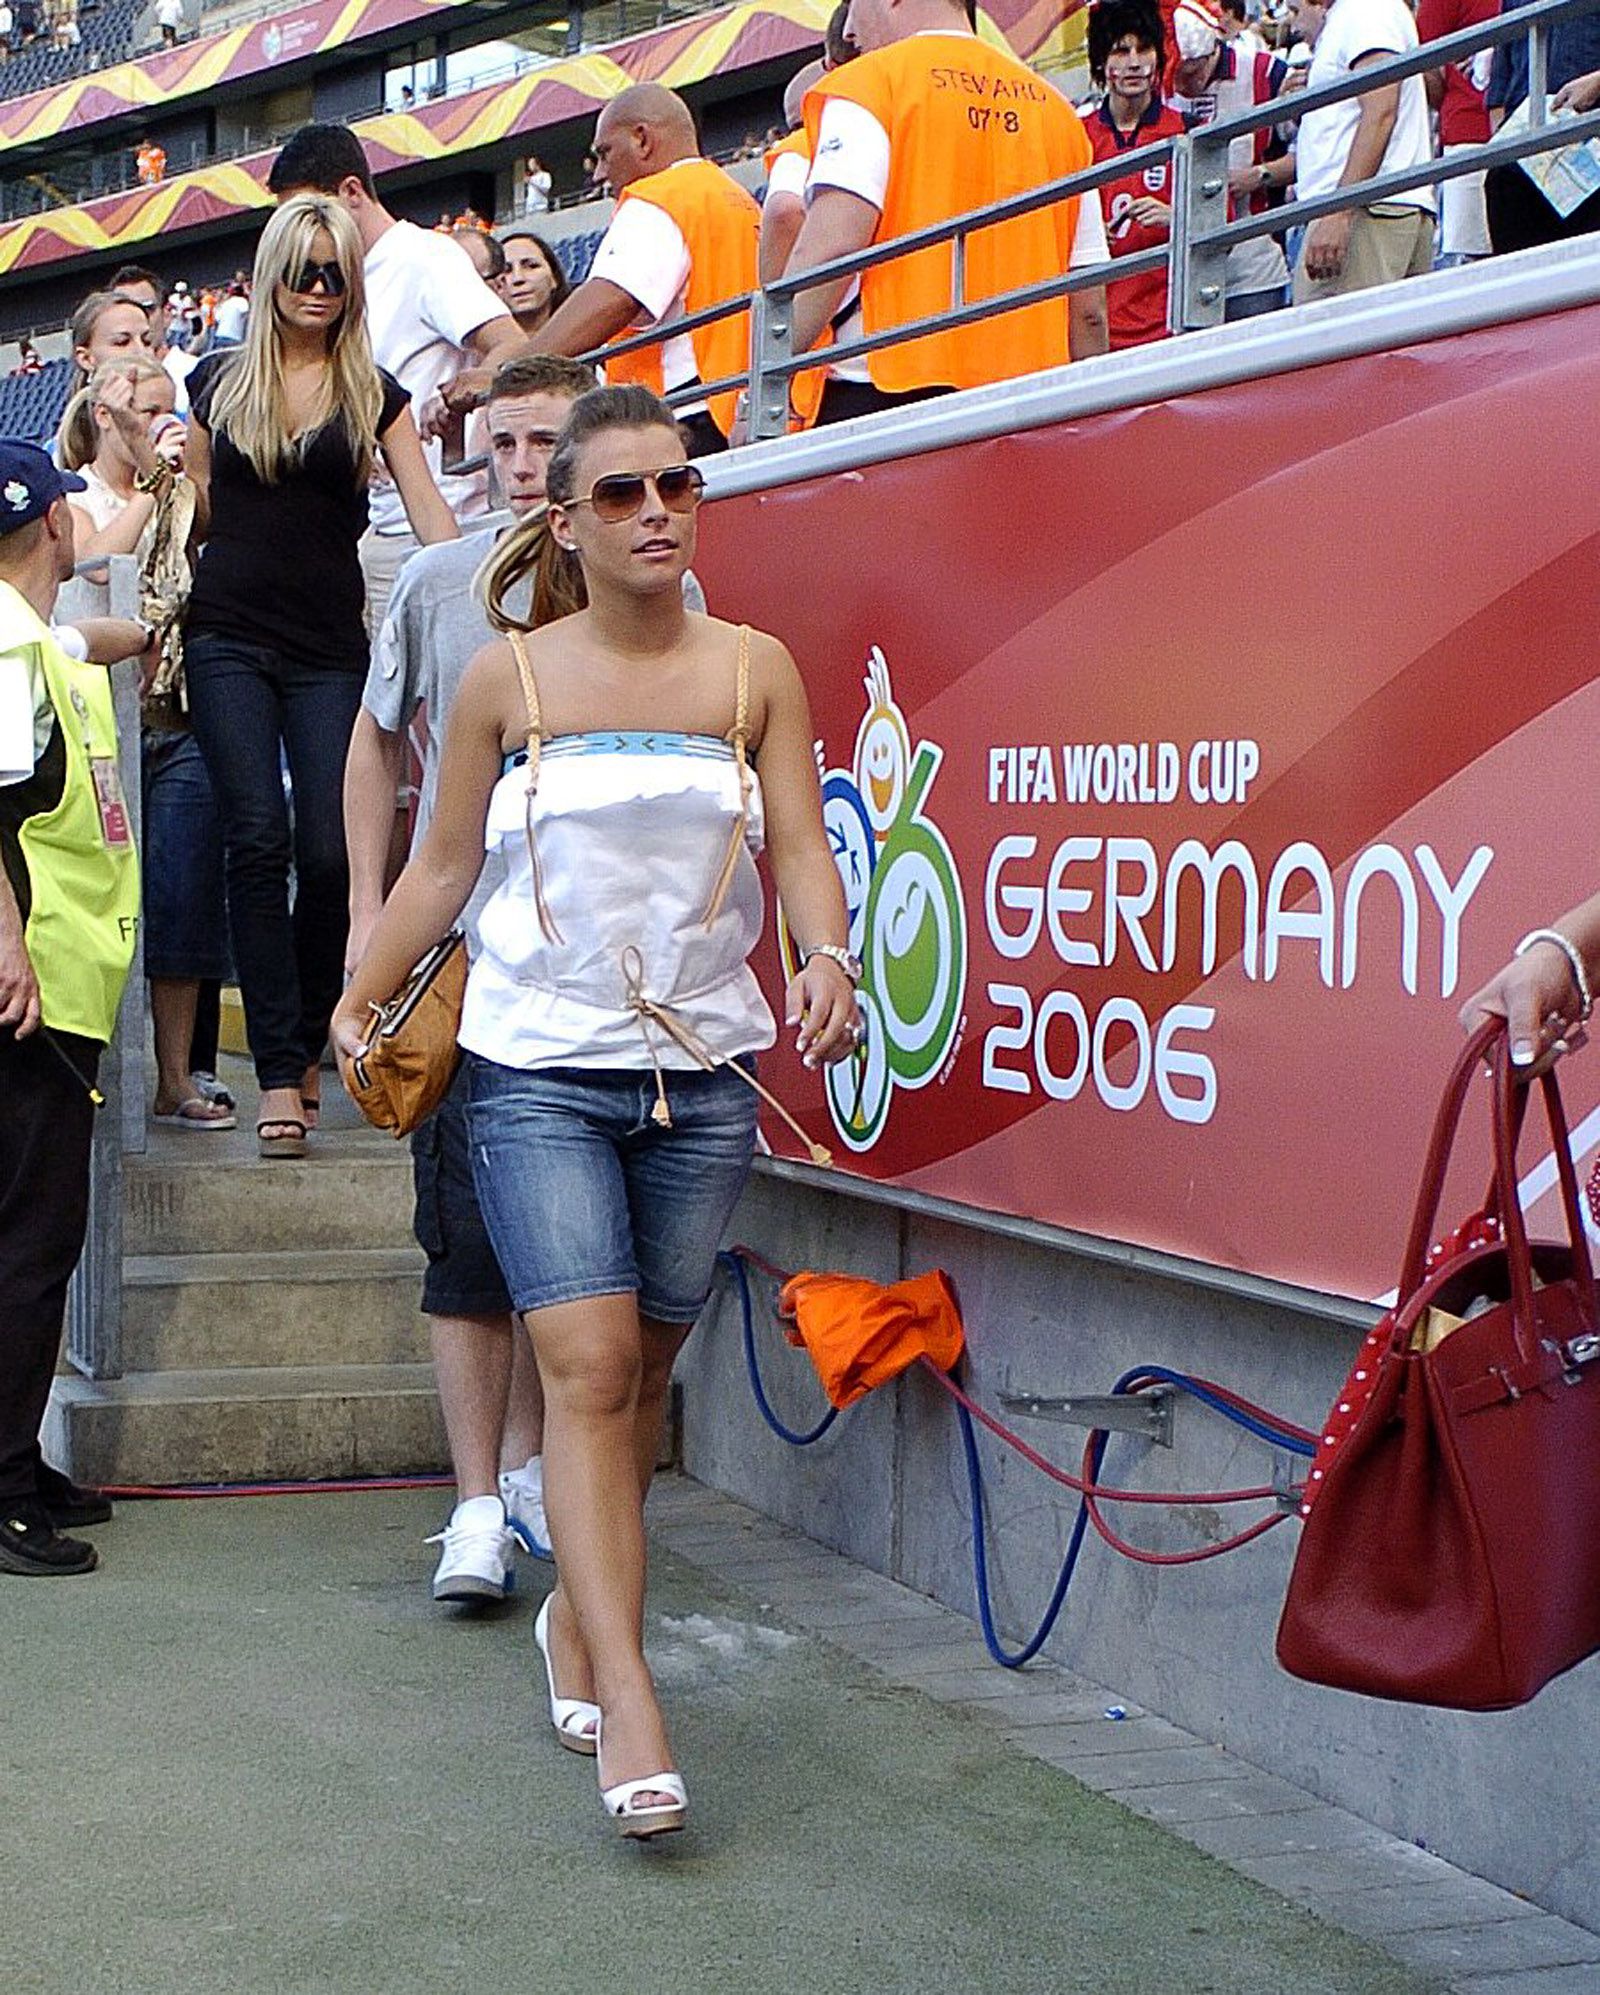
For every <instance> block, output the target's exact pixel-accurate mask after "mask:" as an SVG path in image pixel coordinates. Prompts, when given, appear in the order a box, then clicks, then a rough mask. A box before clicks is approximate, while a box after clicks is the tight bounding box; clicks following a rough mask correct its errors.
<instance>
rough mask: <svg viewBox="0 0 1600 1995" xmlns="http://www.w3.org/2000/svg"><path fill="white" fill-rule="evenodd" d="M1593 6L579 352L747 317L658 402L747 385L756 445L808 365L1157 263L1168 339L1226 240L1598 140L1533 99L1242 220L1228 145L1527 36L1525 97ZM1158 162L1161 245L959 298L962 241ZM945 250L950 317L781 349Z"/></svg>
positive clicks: (1592, 119) (1457, 46) (1377, 75)
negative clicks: (746, 340) (1169, 188)
mask: <svg viewBox="0 0 1600 1995" xmlns="http://www.w3.org/2000/svg"><path fill="white" fill-rule="evenodd" d="M1597 4H1600V0H1533V4H1531V5H1529V6H1526V7H1523V8H1519V9H1517V10H1516V11H1515V12H1513V13H1509V14H1504V15H1501V16H1498V17H1497V18H1495V19H1493V20H1490V21H1486V22H1483V23H1481V24H1479V25H1478V26H1476V27H1471V28H1464V29H1461V30H1460V31H1459V32H1457V33H1455V34H1452V35H1446V36H1444V37H1442V38H1441V39H1440V40H1438V41H1435V42H1429V43H1426V44H1424V45H1423V46H1422V47H1420V48H1418V49H1416V50H1412V51H1408V52H1407V53H1405V54H1402V55H1397V56H1391V57H1388V58H1386V59H1385V60H1384V61H1383V62H1380V63H1374V64H1372V65H1371V66H1370V67H1368V68H1364V69H1362V70H1359V71H1357V72H1356V73H1355V74H1354V75H1352V76H1349V77H1345V78H1342V79H1340V80H1339V81H1337V82H1334V83H1329V84H1324V85H1321V86H1319V88H1317V89H1316V90H1298V91H1295V92H1294V93H1293V94H1292V95H1290V96H1288V97H1279V98H1276V99H1274V100H1273V101H1272V102H1271V103H1269V104H1264V105H1259V106H1255V107H1253V108H1252V109H1250V110H1248V111H1244V112H1241V113H1239V114H1238V115H1237V116H1235V117H1231V118H1227V119H1223V120H1219V121H1217V122H1215V123H1213V124H1209V125H1203V126H1200V127H1199V128H1198V129H1196V130H1195V131H1193V132H1190V133H1187V134H1186V135H1184V136H1183V137H1181V138H1173V139H1159V140H1157V141H1155V142H1154V143H1153V144H1151V145H1148V146H1141V147H1140V148H1138V149H1137V150H1136V151H1133V152H1128V153H1123V154H1119V155H1118V157H1117V158H1116V159H1114V160H1103V161H1099V162H1097V163H1096V164H1095V165H1093V166H1089V167H1085V168H1083V169H1081V170H1080V171H1079V172H1076V173H1072V174H1068V175H1065V176H1064V177H1063V178H1061V179H1060V180H1055V181H1051V182H1048V183H1046V184H1045V185H1043V186H1040V187H1037V188H1031V189H1029V190H1028V191H1027V192H1026V193H1024V194H1018V195H1013V196H1010V197H1009V198H1007V199H1006V200H1004V201H997V202H992V203H990V204H989V205H987V206H986V207H981V208H975V209H971V210H969V211H967V212H966V213H964V214H961V215H956V216H952V217H951V218H950V219H949V220H947V221H943V222H939V223H936V224H933V225H930V226H929V227H927V228H923V229H918V230H915V231H913V232H912V233H910V234H907V235H903V236H896V237H894V238H892V239H891V240H890V241H888V242H883V243H874V244H872V245H870V246H869V247H868V248H866V249H862V250H856V251H852V252H851V253H850V254H849V255H846V256H840V257H835V258H832V259H831V260H830V261H829V262H827V263H825V264H818V265H816V266H815V267H814V268H812V269H810V270H807V271H805V272H803V273H801V274H798V275H793V276H791V275H784V276H782V277H779V278H776V279H774V280H773V281H772V282H771V283H769V284H768V285H766V286H765V287H763V288H762V289H760V290H757V291H753V292H750V293H748V294H740V295H738V296H736V297H734V298H730V299H727V300H724V301H723V302H722V303H720V304H717V305H714V306H709V307H706V308H705V309H703V310H701V311H697V312H695V313H692V314H688V315H685V316H684V317H682V318H679V319H674V320H671V321H669V322H668V323H666V324H665V325H657V326H652V327H651V328H649V329H648V330H647V331H646V332H643V333H638V334H635V335H632V336H630V338H629V339H627V340H626V341H620V342H618V343H617V344H616V345H615V346H613V347H611V348H609V349H599V350H596V351H595V352H593V353H591V354H589V355H587V356H585V357H586V358H588V359H590V360H604V359H605V358H606V357H607V353H609V354H611V355H613V356H615V355H616V354H618V353H623V352H633V351H637V350H639V349H641V348H643V347H647V346H657V345H660V344H661V343H663V342H664V341H665V340H668V339H671V338H674V337H677V336H679V335H681V334H684V333H688V332H692V331H695V330H697V329H698V328H700V327H703V326H706V325H710V324H714V323H715V322H716V321H718V320H719V319H724V318H727V317H730V316H731V315H733V314H735V313H738V312H744V311H748V312H750V313H751V315H752V352H751V358H750V365H749V367H748V369H747V370H745V371H743V372H741V373H738V374H732V375H727V376H724V377H723V378H721V379H720V380H718V381H715V382H711V383H704V382H700V381H695V382H691V383H688V384H686V385H685V386H684V387H683V388H681V389H678V390H675V391H674V392H673V393H672V394H670V395H669V396H668V397H667V399H668V401H669V402H672V403H674V404H675V405H682V404H683V403H685V402H689V401H699V400H702V399H704V398H705V397H706V396H707V395H708V394H714V393H724V392H726V391H727V390H729V389H735V388H740V387H745V386H748V388H749V400H750V420H749V433H750V437H751V440H752V441H760V440H765V439H768V438H772V437H776V436H781V435H783V434H784V433H785V431H786V430H787V427H788V420H789V394H788V383H789V381H790V380H791V379H792V378H793V377H794V376H795V375H797V374H800V373H804V372H806V371H808V370H810V369H812V368H814V367H817V366H819V365H828V364H833V363H836V362H838V361H841V360H849V359H854V358H856V357H857V356H860V355H864V354H869V353H874V352H877V351H878V350H879V349H880V348H884V347H888V346H893V345H897V344H901V343H904V342H907V341H910V340H914V339H919V338H922V337H924V336H925V335H926V334H928V333H931V332H938V331H944V330H949V329H952V328H956V327H961V326H967V325H973V324H977V323H979V322H981V321H982V320H984V319H988V318H995V317H999V316H1000V315H1002V314H1004V313H1007V312H1012V311H1017V310H1020V309H1022V308H1024V307H1026V306H1029V305H1036V304H1039V303H1043V302H1046V301H1048V300H1050V299H1053V298H1058V297H1064V296H1070V295H1071V294H1072V293H1073V292H1075V291H1083V290H1091V289H1097V288H1099V287H1100V286H1102V285H1104V284H1105V283H1107V282H1116V281H1119V280H1120V279H1122V278H1124V277H1134V276H1139V275H1141V274H1143V273H1145V272H1147V271H1151V270H1156V269H1160V268H1162V267H1166V268H1167V269H1168V270H1169V272H1170V273H1171V279H1172V281H1171V282H1170V283H1169V314H1170V318H1169V324H1170V326H1171V329H1172V330H1173V331H1174V332H1185V331H1198V330H1201V329H1203V328H1205V327H1208V326H1212V325H1217V324H1220V323H1221V320H1222V317H1223V312H1224V306H1225V302H1226V287H1225V283H1224V280H1223V273H1222V266H1223V264H1224V262H1225V260H1226V257H1227V252H1228V250H1229V249H1231V248H1232V247H1233V246H1234V245H1235V244H1236V243H1240V242H1246V241H1250V240H1252V239H1253V238H1255V237H1257V236H1262V235H1269V234H1276V233H1277V232H1279V231H1280V230H1283V229H1287V228H1293V227H1296V226H1299V225H1300V224H1302V223H1306V224H1308V223H1310V222H1313V221H1315V220H1317V219H1318V218H1320V217H1321V216H1323V215H1329V214H1336V213H1339V212H1341V211H1343V210H1345V209H1348V208H1356V207H1367V206H1370V205H1372V204H1373V203H1375V202H1378V201H1382V200H1385V199H1388V198H1390V197H1392V196H1393V195H1395V194H1400V193H1406V192H1410V191H1411V190H1413V189H1415V188H1417V187H1423V186H1434V185H1437V184H1440V183H1442V182H1444V181H1447V180H1452V179H1455V178H1457V177H1458V176H1460V175H1463V174H1467V173H1473V172H1477V171H1480V170H1482V169H1485V168H1487V167H1490V166H1496V165H1502V164H1509V163H1511V162H1513V161H1516V160H1518V159H1525V158H1528V157H1530V156H1531V155H1533V154H1535V153H1538V152H1545V151H1551V150H1555V149H1557V148H1562V147H1566V146H1568V145H1572V144H1578V143H1582V142H1583V141H1584V140H1586V139H1589V138H1591V137H1600V112H1591V113H1588V114H1586V115H1584V116H1581V117H1576V118H1566V119H1562V120H1560V121H1559V122H1558V123H1557V122H1552V121H1551V120H1550V119H1549V116H1548V108H1547V106H1546V105H1545V104H1544V102H1543V100H1542V95H1541V98H1540V101H1539V102H1538V103H1537V106H1536V115H1535V118H1534V122H1533V124H1532V127H1531V129H1530V130H1529V131H1527V132H1526V133H1520V134H1517V135H1516V136H1514V137H1512V138H1509V139H1502V138H1498V137H1496V138H1491V139H1490V140H1489V141H1487V143H1485V144H1484V145H1482V146H1475V147H1473V148H1471V149H1470V150H1469V149H1462V150H1460V151H1456V150H1455V149H1452V151H1451V154H1450V157H1449V158H1448V159H1445V158H1443V157H1440V158H1436V159H1431V160H1429V161H1427V162H1426V163H1425V164H1423V165H1421V166H1418V167H1409V168H1405V169H1403V170H1398V171H1396V172H1393V173H1389V174H1381V173H1380V174H1377V175H1375V176H1374V177H1373V178H1372V179H1370V180H1366V181H1361V182H1358V183H1356V184H1354V185H1352V186H1349V187H1340V188H1336V189H1334V190H1332V191H1331V192H1329V193H1327V194H1320V195H1316V196H1314V197H1312V198H1310V199H1307V200H1299V201H1291V202H1288V203H1286V204H1284V205H1283V206H1281V207H1279V208H1276V209H1274V210H1272V211H1271V212H1270V213H1268V214H1262V215H1247V216H1242V217H1240V218H1238V219H1237V220H1234V221H1229V220H1228V219H1227V205H1228V186H1227V157H1228V150H1229V147H1230V145H1231V144H1232V142H1233V141H1234V140H1235V139H1237V138H1241V137H1250V136H1253V135H1254V134H1255V133H1256V132H1258V131H1260V130H1262V129H1263V128H1265V127H1268V126H1273V125H1282V124H1287V123H1291V122H1296V121H1298V120H1299V119H1300V118H1302V117H1303V116H1304V115H1305V114H1306V112H1307V111H1315V110H1320V109H1322V108H1324V107H1325V106H1329V105H1335V104H1340V103H1345V102H1348V101H1349V100H1351V99H1353V98H1359V97H1363V96H1367V95H1370V94H1371V93H1372V92H1373V91H1376V90H1381V89H1384V88H1386V87H1388V86H1390V85H1392V84H1395V83H1400V82H1404V81H1405V80H1406V79H1407V78H1409V77H1413V76H1419V75H1422V74H1423V73H1425V72H1426V71H1429V70H1433V69H1438V68H1441V67H1444V66H1445V65H1447V64H1449V63H1452V62H1454V61H1456V60H1458V59H1459V58H1461V57H1462V56H1467V55H1474V54H1476V53H1478V52H1479V51H1480V50H1482V49H1485V48H1497V47H1499V46H1501V45H1502V44H1505V43H1509V42H1513V41H1517V40H1520V39H1526V40H1527V42H1528V46H1529V64H1528V73H1529V79H1530V94H1531V92H1532V90H1533V88H1534V87H1535V86H1536V85H1537V84H1538V83H1539V82H1540V81H1541V80H1542V78H1543V77H1544V75H1545V74H1546V73H1547V64H1546V53H1547V39H1548V35H1549V31H1550V29H1551V28H1552V27H1553V26H1555V25H1556V24H1558V23H1559V22H1562V21H1565V20H1569V19H1573V18H1575V17H1577V16H1579V15H1583V14H1590V13H1593V12H1594V11H1595V10H1596V6H1597ZM1168 159H1170V160H1171V161H1172V164H1173V169H1174V179H1175V182H1176V198H1175V199H1174V202H1173V225H1172V232H1171V235H1170V237H1169V240H1168V241H1167V243H1166V244H1165V245H1163V246H1161V247H1160V248H1155V249H1150V250H1142V251H1140V252H1138V253H1137V254H1136V255H1133V256H1126V257H1118V258H1116V259H1115V260H1114V261H1113V262H1112V263H1110V264H1100V265H1095V266H1093V267H1091V268H1088V269H1082V270H1076V271H1073V270H1068V271H1064V272H1063V273H1062V274H1061V275H1060V276H1057V277H1052V278H1049V279H1046V280H1043V281H1041V282H1039V283H1035V284H1031V285H1027V286H1024V287H1021V288H1019V289H1017V290H1013V291H1007V292H1001V293H997V294H996V295H995V296H993V297H990V298H985V299H982V300H978V301H971V300H966V299H964V298H963V296H962V291H963V282H964V278H963V270H964V249H963V245H964V243H965V240H966V238H967V237H968V236H969V235H973V234H976V233H978V232H979V231H981V230H983V229H985V228H993V227H995V226H996V225H998V224H999V223H1002V222H1006V221H1010V220H1013V219H1016V218H1017V217H1019V216H1023V215H1028V214H1033V213H1036V212H1037V211H1039V210H1040V209H1043V208H1048V207H1053V206H1055V205H1056V204H1057V203H1059V202H1061V201H1065V200H1072V199H1076V198H1079V197H1080V196H1082V195H1084V194H1088V193H1091V192H1096V191H1098V190H1099V189H1100V188H1101V187H1103V186H1107V185H1110V184H1111V183H1112V182H1114V181H1117V180H1121V179H1124V178H1126V177H1127V176H1128V175H1129V173H1130V172H1138V171H1139V170H1141V169H1142V168H1144V167H1149V166H1154V165H1156V164H1158V163H1160V162H1163V161H1166V160H1168ZM944 243H950V244H951V245H953V251H952V294H953V295H952V304H951V306H950V307H949V309H947V310H945V311H943V312H940V313H937V314H932V315H929V316H927V317H924V318H921V319H918V320H916V321H914V322H911V323H909V324H905V325H900V326H896V327H893V328H891V329H889V330H886V331H883V332H878V333H874V334H871V335H865V336H862V337H860V338H856V339H852V340H848V341H843V342H839V343H836V344H834V345H831V346H827V347H813V348H811V349H809V350H808V351H807V352H805V353H803V354H796V353H795V352H794V351H793V343H792V337H791V334H792V323H793V319H792V304H793V300H794V299H795V298H796V297H797V296H799V295H800V293H802V292H804V291H809V290H813V289H815V288H817V287H819V286H822V285H826V284H833V283H837V282H839V281H840V280H841V279H848V278H850V277H856V276H860V275H861V274H862V273H863V272H865V271H868V270H872V269H875V268H877V267H878V266H879V265H881V264H886V263H890V262H893V261H895V260H897V259H898V258H900V257H904V256H910V255H915V254H916V253H918V252H919V251H921V250H925V249H928V248H934V247H938V246H940V245H942V244H944Z"/></svg>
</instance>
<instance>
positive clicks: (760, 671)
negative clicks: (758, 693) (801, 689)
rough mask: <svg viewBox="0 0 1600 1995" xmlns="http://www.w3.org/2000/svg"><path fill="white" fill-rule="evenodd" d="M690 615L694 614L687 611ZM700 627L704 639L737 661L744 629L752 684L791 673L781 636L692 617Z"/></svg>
mask: <svg viewBox="0 0 1600 1995" xmlns="http://www.w3.org/2000/svg"><path fill="white" fill-rule="evenodd" d="M690 614H691V615H693V614H694V613H693V612H692V611H691V612H690ZM695 621H696V622H697V623H698V624H700V625H702V626H703V627H704V629H705V631H706V633H707V636H708V638H710V639H711V641H713V642H715V643H716V644H717V645H718V646H719V647H720V648H722V649H725V650H726V651H727V653H728V655H729V656H730V657H734V658H737V656H738V648H739V642H740V639H741V638H742V637H743V635H744V633H745V632H746V631H747V630H748V631H749V633H750V673H751V679H752V683H754V684H758V685H759V684H760V683H761V680H762V679H763V678H770V677H782V676H785V675H786V674H788V673H790V672H793V671H794V670H795V669H796V668H795V662H794V657H793V654H792V653H791V652H790V650H789V647H788V645H786V644H785V643H784V641H783V639H782V638H781V637H774V636H773V634H772V632H771V631H768V630H758V629H757V628H756V626H755V625H754V624H743V623H730V622H729V621H728V619H727V618H726V617H714V616H711V615H709V614H702V615H700V616H697V617H695Z"/></svg>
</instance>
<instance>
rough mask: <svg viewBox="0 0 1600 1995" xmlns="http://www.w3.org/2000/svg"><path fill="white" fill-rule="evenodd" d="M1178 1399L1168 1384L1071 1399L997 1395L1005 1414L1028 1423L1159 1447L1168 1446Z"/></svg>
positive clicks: (1078, 1395) (1040, 1395) (1012, 1394)
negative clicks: (1133, 1438) (1136, 1438)
mask: <svg viewBox="0 0 1600 1995" xmlns="http://www.w3.org/2000/svg"><path fill="white" fill-rule="evenodd" d="M1177 1397H1178V1394H1177V1389H1176V1388H1175V1387H1173V1386H1170V1385H1158V1386H1152V1387H1151V1389H1150V1390H1149V1391H1148V1392H1117V1393H1101V1394H1098V1395H1097V1394H1093V1393H1074V1394H1073V1395H1072V1396H1071V1398H1065V1399H1064V1398H1061V1397H1059V1396H1054V1397H1052V1396H1049V1395H1046V1394H1044V1393H1037V1392H1008V1391H1006V1390H1005V1389H1004V1388H1002V1389H1001V1393H1000V1404H1001V1405H1002V1406H1003V1407H1004V1408H1005V1410H1006V1412H1007V1413H1024V1414H1026V1415H1027V1416H1028V1418H1029V1419H1031V1420H1060V1421H1062V1422H1064V1423H1065V1424H1066V1425H1067V1426H1069V1427H1098V1428H1101V1429H1102V1430H1105V1431H1108V1432H1111V1433H1114V1434H1142V1435H1143V1436H1144V1438H1145V1439H1146V1440H1147V1441H1154V1442H1155V1444H1156V1446H1157V1447H1159V1448H1170V1447H1171V1446H1172V1406H1173V1402H1174V1400H1176V1398H1177Z"/></svg>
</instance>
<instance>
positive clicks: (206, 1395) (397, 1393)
mask: <svg viewBox="0 0 1600 1995" xmlns="http://www.w3.org/2000/svg"><path fill="white" fill-rule="evenodd" d="M45 1436H46V1451H47V1452H48V1453H50V1455H51V1458H52V1459H53V1460H55V1461H58V1462H61V1463H63V1464H64V1465H65V1466H66V1467H67V1468H68V1470H69V1472H70V1473H71V1474H72V1475H74V1476H76V1477H77V1478H78V1479H79V1480H80V1481H83V1482H88V1483H101V1484H104V1483H110V1484H113V1485H118V1484H121V1485H128V1484H132V1485H135V1486H139V1485H147V1484H160V1483H176V1484H189V1483H208V1482H292V1481H300V1480H305V1479H309V1478H317V1479H320V1478H329V1479H334V1478H338V1479H344V1478H358V1477H367V1476H383V1475H412V1474H422V1473H427V1472H432V1471H437V1470H440V1469H445V1468H448V1466H449V1460H450V1456H449V1450H448V1449H447V1447H446V1445H445V1434H444V1422H443V1420H442V1419H441V1418H440V1414H439V1403H438V1399H437V1396H436V1394H435V1392H434V1387H433V1370H432V1367H431V1366H429V1365H420V1364H418V1365H319V1366H277V1367H272V1368H261V1369H258V1370H239V1369H228V1370H205V1371H187V1372H177V1371H167V1372H129V1373H128V1374H127V1376H126V1377H124V1378H120V1379H101V1380H96V1379H84V1378H58V1379H57V1380H56V1383H55V1392H54V1394H53V1396H52V1399H51V1403H50V1412H49V1415H48V1417H47V1419H46V1422H45Z"/></svg>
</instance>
